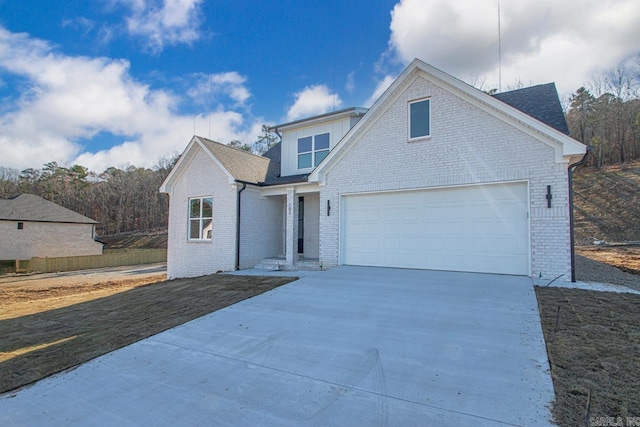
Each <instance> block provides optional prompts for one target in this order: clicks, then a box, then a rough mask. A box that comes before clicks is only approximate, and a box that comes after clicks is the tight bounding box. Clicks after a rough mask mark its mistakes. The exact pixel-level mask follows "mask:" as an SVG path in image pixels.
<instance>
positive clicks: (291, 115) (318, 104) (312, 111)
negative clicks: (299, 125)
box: [287, 85, 342, 120]
mask: <svg viewBox="0 0 640 427" xmlns="http://www.w3.org/2000/svg"><path fill="white" fill-rule="evenodd" d="M295 97H296V100H295V102H294V103H293V105H292V106H291V108H289V111H287V120H297V119H301V118H304V117H310V116H315V115H317V114H323V113H326V112H328V111H331V110H334V109H337V108H340V106H342V100H341V99H340V96H338V94H334V93H331V92H330V90H329V88H328V87H327V86H326V85H314V86H307V87H305V88H304V89H303V90H301V91H300V92H297V93H296V95H295Z"/></svg>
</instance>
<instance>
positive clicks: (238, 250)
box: [236, 180, 247, 270]
mask: <svg viewBox="0 0 640 427" xmlns="http://www.w3.org/2000/svg"><path fill="white" fill-rule="evenodd" d="M236 182H239V183H241V184H242V188H241V189H240V190H238V199H237V207H236V270H240V208H241V207H242V204H241V203H240V193H242V192H243V191H244V189H245V188H247V184H246V183H244V182H241V181H237V180H236Z"/></svg>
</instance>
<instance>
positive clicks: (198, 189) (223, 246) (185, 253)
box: [167, 147, 237, 279]
mask: <svg viewBox="0 0 640 427" xmlns="http://www.w3.org/2000/svg"><path fill="white" fill-rule="evenodd" d="M196 150H197V152H196V153H195V156H194V157H193V158H192V159H191V161H190V162H189V164H188V165H186V166H187V167H186V169H185V171H184V173H183V174H182V175H181V176H180V177H179V178H178V179H177V181H176V183H175V186H174V187H173V192H172V194H171V197H170V202H169V242H168V254H167V277H168V278H169V279H174V278H177V277H195V276H202V275H206V274H213V273H216V272H218V271H230V270H233V269H234V268H235V255H236V225H235V224H236V197H237V189H236V186H235V185H232V184H229V182H228V178H227V175H226V174H225V173H224V172H223V171H222V170H221V169H220V168H219V167H218V166H217V165H216V164H215V163H214V162H213V160H212V159H211V158H210V157H209V156H208V155H207V154H206V153H204V152H203V151H202V149H201V148H199V147H196ZM202 196H213V239H212V241H203V242H192V241H191V242H190V241H188V240H187V228H188V220H189V219H188V213H189V210H188V201H189V198H190V197H202Z"/></svg>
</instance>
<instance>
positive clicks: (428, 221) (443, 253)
mask: <svg viewBox="0 0 640 427" xmlns="http://www.w3.org/2000/svg"><path fill="white" fill-rule="evenodd" d="M342 203H343V211H342V212H343V215H342V225H341V232H342V235H341V238H342V241H341V255H342V263H343V264H347V265H369V266H380V267H400V268H423V269H432V270H451V271H474V272H483V273H502V274H520V275H528V274H529V272H528V270H529V237H528V236H529V231H528V230H529V229H528V222H529V220H528V209H527V204H528V198H527V184H526V183H509V184H492V185H482V186H469V187H454V188H445V189H435V190H421V191H403V192H390V193H374V194H362V195H350V196H344V197H343V200H342Z"/></svg>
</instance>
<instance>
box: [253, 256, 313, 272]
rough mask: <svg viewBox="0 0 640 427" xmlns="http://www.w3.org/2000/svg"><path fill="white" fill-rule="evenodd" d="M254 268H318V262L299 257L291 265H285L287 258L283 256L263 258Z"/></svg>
mask: <svg viewBox="0 0 640 427" xmlns="http://www.w3.org/2000/svg"><path fill="white" fill-rule="evenodd" d="M254 268H257V269H260V270H271V271H283V270H287V271H295V270H310V271H317V270H320V262H319V261H318V260H317V259H308V258H306V259H305V258H301V259H299V260H297V261H296V262H295V264H294V265H293V266H290V265H287V260H286V259H284V258H265V259H263V260H262V261H260V262H259V263H258V264H256V266H255V267H254Z"/></svg>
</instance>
